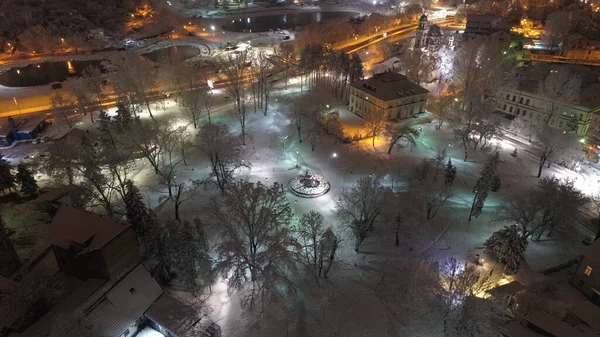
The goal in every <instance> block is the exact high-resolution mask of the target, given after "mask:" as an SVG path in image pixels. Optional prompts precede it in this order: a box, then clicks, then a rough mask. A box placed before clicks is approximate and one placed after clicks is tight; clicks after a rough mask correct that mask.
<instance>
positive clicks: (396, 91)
mask: <svg viewBox="0 0 600 337" xmlns="http://www.w3.org/2000/svg"><path fill="white" fill-rule="evenodd" d="M352 86H353V87H355V88H357V89H359V90H361V91H363V92H366V93H367V94H369V95H371V96H373V97H376V98H379V99H381V100H383V101H391V100H394V99H398V98H402V97H410V96H414V95H419V94H425V93H428V92H429V90H427V89H425V88H423V87H421V86H420V85H418V84H415V83H413V82H411V81H409V80H407V79H406V76H404V75H400V74H398V73H396V72H393V71H388V72H385V73H383V74H377V75H375V76H373V77H371V78H369V79H366V80H362V81H356V82H354V83H352Z"/></svg>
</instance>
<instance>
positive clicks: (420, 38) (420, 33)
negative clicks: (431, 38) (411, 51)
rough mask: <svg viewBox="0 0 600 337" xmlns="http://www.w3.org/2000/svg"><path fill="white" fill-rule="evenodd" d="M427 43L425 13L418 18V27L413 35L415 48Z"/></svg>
mask: <svg viewBox="0 0 600 337" xmlns="http://www.w3.org/2000/svg"><path fill="white" fill-rule="evenodd" d="M426 45H427V15H425V14H423V15H421V17H420V18H419V27H418V28H417V33H416V35H415V48H423V47H425V46H426Z"/></svg>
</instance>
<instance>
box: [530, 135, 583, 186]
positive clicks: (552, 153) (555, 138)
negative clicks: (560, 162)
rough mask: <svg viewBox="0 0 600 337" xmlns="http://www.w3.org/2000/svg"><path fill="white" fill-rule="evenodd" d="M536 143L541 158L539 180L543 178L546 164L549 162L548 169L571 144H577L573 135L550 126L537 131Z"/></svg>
mask: <svg viewBox="0 0 600 337" xmlns="http://www.w3.org/2000/svg"><path fill="white" fill-rule="evenodd" d="M535 141H536V143H537V145H538V151H539V156H540V160H539V166H538V174H537V177H538V178H539V177H541V176H542V170H543V169H544V164H546V162H548V167H550V164H551V163H552V160H554V159H556V158H557V156H558V155H559V153H561V152H562V151H564V150H565V149H567V148H568V147H570V145H571V144H576V143H577V140H575V138H574V137H573V135H571V134H566V133H564V132H563V131H561V130H559V129H555V128H552V127H550V126H548V125H543V126H541V127H539V128H537V129H536V130H535Z"/></svg>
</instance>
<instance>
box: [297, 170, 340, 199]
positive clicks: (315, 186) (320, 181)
mask: <svg viewBox="0 0 600 337" xmlns="http://www.w3.org/2000/svg"><path fill="white" fill-rule="evenodd" d="M330 188H331V186H330V185H329V181H327V179H325V177H323V176H322V175H318V174H313V173H311V172H310V170H306V174H304V175H301V176H297V177H295V178H294V179H292V181H291V182H290V190H291V191H292V193H294V194H295V195H297V196H299V197H304V198H316V197H320V196H322V195H323V194H325V193H327V192H329V189H330Z"/></svg>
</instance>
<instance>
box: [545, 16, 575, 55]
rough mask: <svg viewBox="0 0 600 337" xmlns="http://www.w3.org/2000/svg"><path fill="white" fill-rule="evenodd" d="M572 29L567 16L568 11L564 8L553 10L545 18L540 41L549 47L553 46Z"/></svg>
mask: <svg viewBox="0 0 600 337" xmlns="http://www.w3.org/2000/svg"><path fill="white" fill-rule="evenodd" d="M572 30H573V21H572V20H571V19H570V18H569V13H568V12H567V11H564V10H563V11H558V12H554V13H552V14H550V15H548V17H547V18H546V22H545V23H544V34H543V35H542V41H544V43H546V44H548V45H549V46H550V48H555V47H557V46H558V44H559V43H560V42H562V40H563V39H564V38H565V37H567V35H569V34H570V33H571V31H572Z"/></svg>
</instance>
